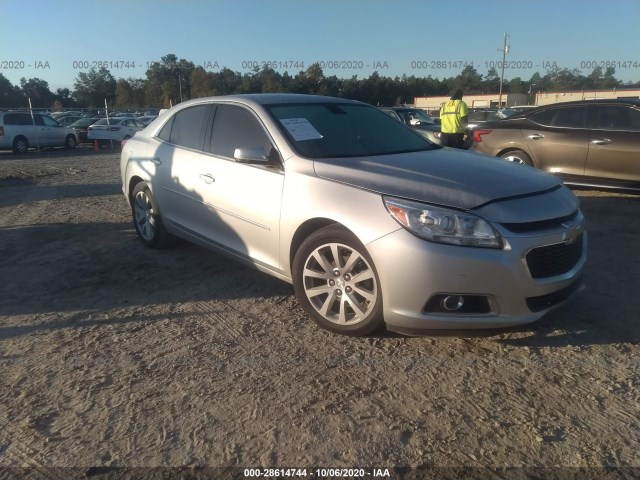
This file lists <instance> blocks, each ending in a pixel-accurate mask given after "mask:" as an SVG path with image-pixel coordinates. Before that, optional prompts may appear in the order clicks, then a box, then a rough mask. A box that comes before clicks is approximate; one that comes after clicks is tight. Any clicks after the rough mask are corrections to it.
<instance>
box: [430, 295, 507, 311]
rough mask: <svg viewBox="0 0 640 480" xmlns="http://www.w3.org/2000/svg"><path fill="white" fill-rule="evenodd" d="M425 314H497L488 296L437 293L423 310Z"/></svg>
mask: <svg viewBox="0 0 640 480" xmlns="http://www.w3.org/2000/svg"><path fill="white" fill-rule="evenodd" d="M423 312H424V313H427V314H429V313H436V314H438V313H445V314H451V315H488V314H491V313H495V312H494V309H493V308H492V303H491V301H490V300H489V296H488V295H467V294H459V293H436V294H435V295H433V296H431V298H429V300H428V301H427V303H426V305H425V306H424V309H423Z"/></svg>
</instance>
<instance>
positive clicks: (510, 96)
mask: <svg viewBox="0 0 640 480" xmlns="http://www.w3.org/2000/svg"><path fill="white" fill-rule="evenodd" d="M449 98H450V96H449V95H445V96H441V97H415V98H414V100H413V103H414V105H415V107H416V108H422V109H423V110H440V106H441V105H442V104H443V103H444V102H446V101H447V100H449ZM499 98H500V95H499V94H498V93H484V94H478V95H465V96H464V97H463V98H462V99H463V100H464V102H465V103H466V104H467V106H468V107H469V108H496V107H497V106H498V99H499ZM512 105H527V94H525V93H503V94H502V106H508V107H510V106H512Z"/></svg>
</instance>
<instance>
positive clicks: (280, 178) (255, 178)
mask: <svg viewBox="0 0 640 480" xmlns="http://www.w3.org/2000/svg"><path fill="white" fill-rule="evenodd" d="M256 147H261V148H262V149H263V151H264V152H265V153H270V154H271V156H272V157H271V158H273V157H275V158H279V154H278V152H277V151H276V149H275V147H274V143H273V141H272V140H271V138H270V136H269V135H268V134H267V132H266V130H265V128H264V125H263V124H262V122H261V121H260V120H259V118H258V117H257V115H255V114H254V113H253V112H251V111H250V110H248V109H246V108H244V107H240V106H238V105H230V104H221V105H218V106H217V109H216V112H215V117H214V122H213V128H212V132H211V141H210V147H209V149H210V152H211V154H212V157H211V161H210V164H209V165H208V167H209V168H206V169H203V170H201V171H200V172H199V173H200V174H201V175H205V176H206V175H211V176H212V177H213V178H214V179H215V180H214V181H213V182H212V183H211V184H209V186H208V188H207V189H206V193H205V194H203V197H204V200H205V202H207V204H208V205H211V206H213V207H214V208H215V211H216V213H217V216H218V218H219V221H220V228H218V229H216V230H215V231H213V232H212V233H211V234H212V236H214V239H215V241H216V242H219V243H221V244H223V245H224V246H226V247H227V248H229V249H231V250H234V251H236V252H239V253H241V254H243V255H246V256H248V257H251V259H253V261H256V262H258V263H260V264H261V265H263V266H266V267H270V268H275V269H277V268H279V260H278V258H279V252H278V245H279V235H280V207H281V202H282V188H283V185H284V170H283V168H282V165H281V163H279V164H278V161H277V160H276V164H273V163H272V164H270V165H267V164H258V165H256V164H247V163H240V162H236V161H235V160H234V158H233V156H234V151H235V150H236V149H237V148H256Z"/></svg>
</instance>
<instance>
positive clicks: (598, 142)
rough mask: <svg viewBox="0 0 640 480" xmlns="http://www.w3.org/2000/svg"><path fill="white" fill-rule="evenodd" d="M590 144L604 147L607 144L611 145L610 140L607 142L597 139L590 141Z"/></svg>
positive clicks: (603, 139)
mask: <svg viewBox="0 0 640 480" xmlns="http://www.w3.org/2000/svg"><path fill="white" fill-rule="evenodd" d="M591 143H594V144H596V145H606V144H608V143H611V140H609V139H608V138H597V139H595V140H591Z"/></svg>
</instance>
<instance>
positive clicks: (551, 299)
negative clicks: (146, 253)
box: [527, 277, 582, 312]
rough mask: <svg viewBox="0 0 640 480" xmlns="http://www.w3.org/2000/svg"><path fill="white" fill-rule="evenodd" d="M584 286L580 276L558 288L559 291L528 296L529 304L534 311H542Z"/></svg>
mask: <svg viewBox="0 0 640 480" xmlns="http://www.w3.org/2000/svg"><path fill="white" fill-rule="evenodd" d="M581 286H582V277H579V278H578V279H577V280H576V281H575V282H573V283H572V284H571V285H569V286H568V287H565V288H563V289H562V290H558V291H557V292H553V293H548V294H547V295H542V296H540V297H529V298H527V306H528V307H529V310H531V311H532V312H541V311H542V310H546V309H547V308H551V307H553V306H554V305H558V304H560V303H562V302H564V301H565V300H566V299H567V298H569V297H570V296H571V295H572V294H573V293H574V292H575V291H577V290H578V289H579V288H580V287H581Z"/></svg>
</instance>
